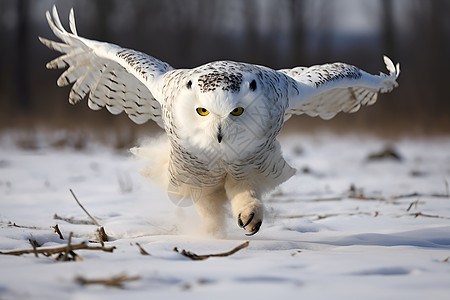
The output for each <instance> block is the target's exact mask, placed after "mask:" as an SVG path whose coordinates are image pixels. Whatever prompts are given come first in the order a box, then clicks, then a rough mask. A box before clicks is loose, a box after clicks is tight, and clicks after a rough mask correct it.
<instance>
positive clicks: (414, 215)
mask: <svg viewBox="0 0 450 300" xmlns="http://www.w3.org/2000/svg"><path fill="white" fill-rule="evenodd" d="M409 216H413V217H414V218H417V217H426V218H436V219H450V218H448V217H442V216H439V215H429V214H424V213H422V212H418V213H412V214H409Z"/></svg>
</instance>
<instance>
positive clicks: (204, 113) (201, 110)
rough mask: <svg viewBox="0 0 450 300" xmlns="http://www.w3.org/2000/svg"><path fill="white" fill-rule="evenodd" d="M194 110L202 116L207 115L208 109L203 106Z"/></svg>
mask: <svg viewBox="0 0 450 300" xmlns="http://www.w3.org/2000/svg"><path fill="white" fill-rule="evenodd" d="M196 111H197V113H198V114H199V115H200V116H203V117H204V116H207V115H209V110H207V109H206V108H203V107H197V109H196Z"/></svg>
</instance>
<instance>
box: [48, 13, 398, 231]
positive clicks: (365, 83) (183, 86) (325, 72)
mask: <svg viewBox="0 0 450 300" xmlns="http://www.w3.org/2000/svg"><path fill="white" fill-rule="evenodd" d="M46 17H47V20H48V23H49V25H50V28H51V29H52V31H53V33H54V34H55V35H56V36H57V37H58V38H59V39H60V40H61V41H62V43H61V42H54V41H50V40H47V39H44V38H41V37H40V41H41V42H42V43H43V44H44V45H46V46H47V47H49V48H50V49H53V50H57V51H59V52H62V53H63V55H62V56H60V57H58V58H56V59H54V60H52V61H51V62H49V63H48V64H47V65H46V66H47V68H49V69H64V68H67V70H65V71H64V72H63V73H62V75H61V76H60V77H59V79H58V80H57V84H58V86H66V85H69V84H72V83H73V86H72V89H71V91H70V94H69V102H70V103H72V104H75V103H77V102H79V101H81V100H82V99H84V98H86V97H87V98H88V100H87V101H88V105H89V107H90V108H91V109H94V110H98V109H101V108H102V107H106V108H107V109H108V110H109V111H110V112H111V113H113V114H119V113H121V112H122V111H125V112H126V113H127V115H128V116H129V117H130V119H131V120H133V121H134V122H136V123H138V124H142V123H144V122H146V121H148V120H149V119H151V120H153V121H155V122H156V123H157V124H158V125H159V126H160V127H162V128H163V129H164V130H165V132H166V135H167V138H166V147H160V146H159V145H158V147H154V148H158V150H159V152H157V154H155V152H151V151H147V150H148V149H147V150H146V149H144V148H142V149H141V148H136V149H134V152H135V154H137V155H138V156H144V157H145V156H147V157H146V158H147V159H148V160H149V161H153V162H154V164H153V165H152V166H150V167H149V168H148V169H147V171H145V173H146V174H147V175H148V176H149V177H153V178H155V179H157V178H156V177H159V179H160V180H162V182H164V184H165V188H166V189H167V192H168V194H169V196H170V197H171V198H172V199H185V198H191V199H192V200H193V202H194V204H195V208H196V210H197V212H198V214H199V215H200V217H201V219H202V221H203V225H204V228H205V229H206V230H207V231H209V232H211V233H217V232H221V230H223V227H224V222H225V216H226V205H225V204H226V203H228V202H229V203H230V204H231V212H232V214H233V216H234V218H235V220H236V222H237V224H238V225H239V226H240V227H241V228H243V229H244V230H246V231H247V232H248V233H247V235H253V234H255V233H257V232H258V230H259V229H260V227H261V224H262V221H263V214H264V208H263V205H262V202H261V199H262V196H263V194H264V193H267V192H269V191H270V190H272V189H274V188H275V187H277V186H278V185H279V184H281V183H283V182H284V181H286V180H287V179H289V178H290V177H291V176H293V175H294V173H295V170H294V169H293V168H292V167H291V166H289V164H288V163H287V162H286V161H285V160H284V158H283V156H282V153H281V149H280V145H279V143H278V141H277V139H276V138H277V135H278V133H279V132H280V130H281V128H282V126H283V124H284V122H286V120H288V119H289V118H290V117H291V116H292V115H293V114H308V115H310V116H319V117H321V118H323V119H330V118H332V117H333V116H335V115H336V114H337V113H339V112H340V111H343V112H348V113H353V112H356V111H357V110H358V109H359V108H360V106H362V105H371V104H374V103H375V101H376V100H377V96H378V93H387V92H390V91H392V90H393V89H394V88H395V87H397V85H398V84H397V82H396V79H397V77H398V76H399V73H400V69H399V65H398V64H397V65H396V66H395V65H394V64H393V63H392V61H391V60H390V59H389V58H387V57H384V62H385V64H386V67H387V69H388V71H389V74H383V73H380V75H372V74H369V73H367V72H365V71H363V70H360V69H358V68H357V67H354V66H351V65H348V64H344V63H332V64H324V65H317V66H312V67H296V68H293V69H283V70H273V69H270V68H268V67H264V66H259V65H253V64H247V63H240V62H233V61H216V62H211V63H207V64H205V65H202V66H199V67H197V68H193V69H174V68H173V67H171V66H170V65H169V64H167V63H165V62H162V61H160V60H158V59H156V58H154V57H152V56H149V55H146V54H144V53H141V52H138V51H134V50H130V49H126V48H121V47H119V46H117V45H113V44H109V43H105V42H98V41H93V40H89V39H86V38H82V37H80V36H78V34H77V30H76V27H75V19H74V13H73V9H71V10H70V14H69V27H70V30H71V32H67V31H66V30H65V29H64V27H63V26H62V24H61V21H60V19H59V16H58V12H57V10H56V8H55V7H53V10H52V14H50V12H48V11H47V14H46ZM153 150H154V149H153Z"/></svg>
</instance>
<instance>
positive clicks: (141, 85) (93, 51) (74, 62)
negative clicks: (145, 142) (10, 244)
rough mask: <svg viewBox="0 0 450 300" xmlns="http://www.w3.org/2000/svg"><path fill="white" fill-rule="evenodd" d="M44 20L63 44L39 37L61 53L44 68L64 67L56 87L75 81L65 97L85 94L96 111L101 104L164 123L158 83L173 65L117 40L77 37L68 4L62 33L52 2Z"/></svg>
mask: <svg viewBox="0 0 450 300" xmlns="http://www.w3.org/2000/svg"><path fill="white" fill-rule="evenodd" d="M46 17H47V21H48V24H49V25H50V28H51V29H52V31H53V33H54V34H55V35H56V36H57V37H58V38H59V39H61V40H62V41H63V43H59V42H54V41H50V40H47V39H44V38H41V37H39V39H40V41H41V42H42V43H43V44H44V45H46V46H47V47H49V48H50V49H53V50H57V51H59V52H62V53H64V54H63V55H61V56H60V57H58V58H56V59H54V60H52V61H51V62H49V63H47V68H48V69H64V68H67V70H65V71H64V72H63V73H62V75H61V76H60V77H59V79H58V81H57V84H58V86H66V85H69V84H72V83H74V85H73V86H72V89H71V91H70V94H69V102H70V103H71V104H75V103H77V102H79V101H81V100H82V99H84V98H85V97H86V96H87V95H88V94H89V97H88V105H89V107H90V108H91V109H94V110H98V109H100V108H102V107H105V106H106V108H107V109H108V110H109V111H110V112H111V113H113V114H119V113H121V112H122V111H124V110H125V112H126V113H127V114H128V116H129V117H130V119H131V120H133V121H134V122H135V123H137V124H142V123H144V122H146V121H148V120H149V119H152V120H153V121H155V122H156V123H157V124H158V125H159V126H161V127H163V122H162V118H161V105H160V103H159V102H158V93H159V92H158V82H159V80H160V79H161V77H162V75H163V74H164V73H166V72H167V71H170V70H173V68H172V67H171V66H170V65H168V64H167V63H164V62H162V61H160V60H158V59H156V58H153V57H151V56H149V55H146V54H144V53H141V52H138V51H134V50H130V49H125V48H121V47H119V46H117V45H113V44H109V43H103V42H98V41H93V40H88V39H85V38H82V37H79V36H78V34H77V31H76V27H75V18H74V14H73V9H71V10H70V14H69V26H70V30H71V31H72V33H69V32H67V31H66V30H65V29H64V27H63V26H62V24H61V21H60V19H59V16H58V12H57V10H56V7H55V6H53V11H52V15H51V14H50V12H48V11H47V14H46Z"/></svg>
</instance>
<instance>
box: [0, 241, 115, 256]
mask: <svg viewBox="0 0 450 300" xmlns="http://www.w3.org/2000/svg"><path fill="white" fill-rule="evenodd" d="M66 249H67V246H62V247H56V248H44V249H41V248H39V249H36V250H33V249H27V250H14V251H7V252H1V251H0V255H22V254H29V253H34V252H36V253H42V254H44V255H47V256H50V255H52V254H57V253H63V252H64V251H66ZM114 249H116V247H98V246H89V245H87V244H86V243H81V244H77V245H72V246H71V250H72V251H73V250H101V251H105V252H113V251H114Z"/></svg>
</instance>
